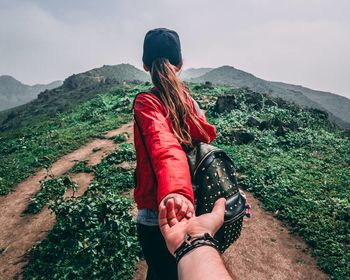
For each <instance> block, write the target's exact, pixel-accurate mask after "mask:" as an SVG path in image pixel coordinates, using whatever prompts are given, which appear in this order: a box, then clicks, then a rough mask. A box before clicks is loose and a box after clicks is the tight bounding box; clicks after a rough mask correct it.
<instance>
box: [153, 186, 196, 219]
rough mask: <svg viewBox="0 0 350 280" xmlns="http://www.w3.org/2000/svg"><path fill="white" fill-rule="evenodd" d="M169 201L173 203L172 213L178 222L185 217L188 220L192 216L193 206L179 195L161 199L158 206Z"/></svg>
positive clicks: (173, 194) (170, 195)
mask: <svg viewBox="0 0 350 280" xmlns="http://www.w3.org/2000/svg"><path fill="white" fill-rule="evenodd" d="M170 200H172V201H173V205H174V212H175V216H176V219H177V220H178V221H181V220H182V219H183V218H185V217H186V218H190V217H192V216H194V207H193V204H192V202H191V201H189V200H188V199H187V198H186V197H184V196H183V195H181V194H177V193H171V194H168V195H167V196H166V197H164V198H163V199H162V201H161V202H160V205H166V204H167V202H168V201H170Z"/></svg>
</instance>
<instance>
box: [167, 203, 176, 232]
mask: <svg viewBox="0 0 350 280" xmlns="http://www.w3.org/2000/svg"><path fill="white" fill-rule="evenodd" d="M166 212H167V214H166V218H167V222H168V224H169V226H170V227H172V226H174V225H176V224H177V223H178V220H177V218H176V213H175V201H174V199H168V200H167V202H166Z"/></svg>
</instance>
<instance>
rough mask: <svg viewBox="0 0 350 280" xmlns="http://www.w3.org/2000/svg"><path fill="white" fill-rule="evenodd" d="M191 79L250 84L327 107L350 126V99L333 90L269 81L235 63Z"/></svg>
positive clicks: (331, 114) (307, 104)
mask: <svg viewBox="0 0 350 280" xmlns="http://www.w3.org/2000/svg"><path fill="white" fill-rule="evenodd" d="M189 80H190V81H193V82H201V83H204V82H206V81H209V82H211V83H213V84H220V85H230V86H233V87H235V88H241V87H247V88H249V89H251V90H253V91H256V92H260V93H268V94H271V95H272V96H276V97H281V98H282V99H284V100H288V101H291V102H294V103H296V104H298V105H299V106H302V107H312V108H316V109H320V110H323V111H326V112H327V113H328V115H329V118H330V120H332V121H334V122H335V123H337V124H338V125H339V126H341V127H343V128H347V129H350V100H349V99H347V98H346V97H343V96H339V95H336V94H333V93H330V92H323V91H317V90H312V89H308V88H305V87H302V86H297V85H291V84H286V83H281V82H271V81H266V80H263V79H260V78H258V77H255V76H254V75H252V74H250V73H247V72H245V71H242V70H239V69H236V68H234V67H232V66H222V67H219V68H216V69H213V70H211V71H209V72H207V73H205V74H204V75H201V76H199V77H195V78H190V79H189Z"/></svg>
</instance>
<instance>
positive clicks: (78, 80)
mask: <svg viewBox="0 0 350 280" xmlns="http://www.w3.org/2000/svg"><path fill="white" fill-rule="evenodd" d="M149 80H150V78H149V76H148V75H147V74H146V73H145V72H144V71H141V70H140V69H138V68H136V67H135V66H133V65H130V64H118V65H104V66H102V67H100V68H94V69H92V70H89V71H86V72H84V73H80V74H74V75H72V76H70V77H68V78H67V79H66V80H65V81H64V83H63V86H64V87H66V88H69V89H76V88H79V87H80V88H81V87H87V86H93V85H96V84H100V83H107V84H115V83H123V82H145V81H149Z"/></svg>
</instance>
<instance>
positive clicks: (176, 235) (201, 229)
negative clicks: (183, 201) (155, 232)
mask: <svg viewBox="0 0 350 280" xmlns="http://www.w3.org/2000/svg"><path fill="white" fill-rule="evenodd" d="M162 202H163V201H162ZM225 202H226V200H225V199H224V198H220V199H218V200H217V201H216V202H215V205H214V208H213V210H212V212H211V213H208V214H204V215H201V216H198V217H195V216H194V215H193V216H192V217H189V218H187V217H185V218H183V219H182V220H179V219H178V218H177V215H176V211H175V199H168V200H167V201H165V204H164V203H160V205H159V218H158V219H159V227H160V231H161V232H162V234H163V236H164V239H165V242H166V245H167V247H168V250H169V252H170V253H171V254H173V255H174V252H175V251H176V249H177V248H178V247H179V246H180V245H181V244H182V242H183V241H184V237H185V235H186V234H188V235H191V236H198V235H203V234H204V233H209V234H210V235H211V236H214V234H215V233H216V232H217V231H218V229H219V228H220V227H221V225H222V224H223V222H224V214H225Z"/></svg>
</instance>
